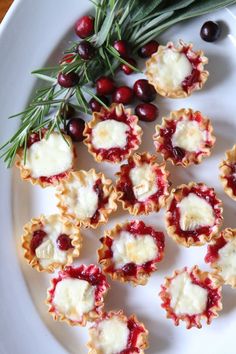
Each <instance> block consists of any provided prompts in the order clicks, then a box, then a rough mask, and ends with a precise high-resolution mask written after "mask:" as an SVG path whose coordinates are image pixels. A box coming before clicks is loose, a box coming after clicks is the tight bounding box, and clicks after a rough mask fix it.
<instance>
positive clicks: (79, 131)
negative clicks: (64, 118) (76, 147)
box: [66, 118, 85, 141]
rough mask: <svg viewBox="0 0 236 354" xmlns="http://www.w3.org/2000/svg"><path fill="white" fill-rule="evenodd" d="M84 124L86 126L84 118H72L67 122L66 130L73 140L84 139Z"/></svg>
mask: <svg viewBox="0 0 236 354" xmlns="http://www.w3.org/2000/svg"><path fill="white" fill-rule="evenodd" d="M84 126H85V122H84V120H83V119H81V118H72V119H70V120H69V122H68V123H67V126H66V132H67V134H68V135H69V136H70V137H71V139H72V140H73V141H82V140H84V136H83V131H84Z"/></svg>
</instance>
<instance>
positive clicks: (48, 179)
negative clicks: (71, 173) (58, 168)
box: [39, 172, 68, 184]
mask: <svg viewBox="0 0 236 354" xmlns="http://www.w3.org/2000/svg"><path fill="white" fill-rule="evenodd" d="M67 175H68V172H62V173H59V174H58V175H54V176H49V177H45V176H41V177H39V179H40V181H41V182H42V183H50V184H53V183H55V182H58V181H60V180H61V179H62V178H65V177H66V176H67Z"/></svg>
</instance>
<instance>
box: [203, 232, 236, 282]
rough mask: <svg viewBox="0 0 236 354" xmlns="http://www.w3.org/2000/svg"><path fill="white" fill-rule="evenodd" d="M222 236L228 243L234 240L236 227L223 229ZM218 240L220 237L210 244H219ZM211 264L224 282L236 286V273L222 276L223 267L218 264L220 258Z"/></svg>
mask: <svg viewBox="0 0 236 354" xmlns="http://www.w3.org/2000/svg"><path fill="white" fill-rule="evenodd" d="M220 237H223V238H224V239H225V241H226V244H227V242H230V241H232V240H233V239H235V238H236V229H231V228H227V229H225V230H223V231H222V232H221V234H220ZM220 237H219V239H220ZM217 241H218V239H216V240H215V241H213V242H212V243H211V244H210V245H209V247H211V246H213V247H214V245H216V244H217ZM208 249H209V248H208ZM208 252H209V251H208ZM210 266H211V268H213V269H214V270H215V271H216V272H217V274H218V275H219V276H220V277H221V278H222V281H223V282H224V284H227V285H231V286H232V288H236V275H235V276H231V277H229V278H225V277H224V278H223V276H222V267H221V266H220V265H219V264H218V260H216V261H215V262H211V263H210Z"/></svg>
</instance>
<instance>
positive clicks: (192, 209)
mask: <svg viewBox="0 0 236 354" xmlns="http://www.w3.org/2000/svg"><path fill="white" fill-rule="evenodd" d="M177 206H178V207H179V211H180V228H181V229H182V230H183V231H193V230H195V229H198V228H199V227H202V226H209V227H211V226H213V225H214V223H215V216H214V210H213V208H212V206H211V205H210V204H209V203H208V202H207V201H206V200H205V199H203V198H200V197H198V196H197V195H196V194H195V193H190V194H189V195H188V196H187V197H185V198H183V199H182V200H181V201H180V202H179V203H178V204H177Z"/></svg>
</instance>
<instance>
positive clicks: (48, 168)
mask: <svg viewBox="0 0 236 354" xmlns="http://www.w3.org/2000/svg"><path fill="white" fill-rule="evenodd" d="M72 165H73V149H72V146H71V144H70V143H69V142H68V144H67V143H66V142H65V140H64V139H63V137H62V136H61V135H60V134H59V133H52V134H50V136H49V137H48V139H47V140H46V138H43V139H42V140H40V141H38V142H36V143H34V144H33V145H31V146H30V147H29V148H28V149H27V153H26V164H25V165H24V167H25V168H27V169H29V170H30V171H31V176H32V177H34V178H39V177H50V176H55V175H58V174H60V173H63V172H65V171H67V170H69V169H70V168H72Z"/></svg>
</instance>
